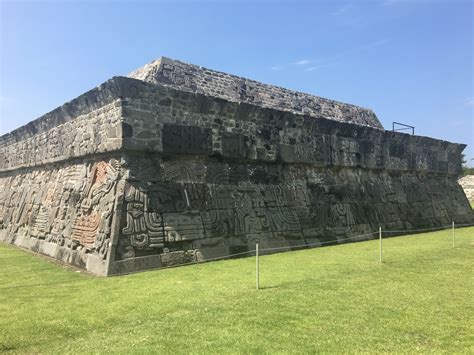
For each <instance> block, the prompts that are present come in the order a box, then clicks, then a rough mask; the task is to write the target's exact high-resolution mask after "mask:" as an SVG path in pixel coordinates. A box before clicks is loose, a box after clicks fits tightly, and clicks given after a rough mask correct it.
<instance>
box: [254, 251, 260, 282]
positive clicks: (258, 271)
mask: <svg viewBox="0 0 474 355" xmlns="http://www.w3.org/2000/svg"><path fill="white" fill-rule="evenodd" d="M255 277H256V279H255V286H256V287H257V290H258V289H259V288H260V265H259V260H258V243H256V244H255Z"/></svg>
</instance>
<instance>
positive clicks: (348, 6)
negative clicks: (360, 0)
mask: <svg viewBox="0 0 474 355" xmlns="http://www.w3.org/2000/svg"><path fill="white" fill-rule="evenodd" d="M353 7H354V4H351V3H348V4H346V5H344V6H341V7H340V8H338V9H337V10H336V11H334V12H333V13H332V14H333V15H334V16H339V15H342V14H343V13H345V12H347V11H348V10H350V9H352V8H353Z"/></svg>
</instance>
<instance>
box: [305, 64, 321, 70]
mask: <svg viewBox="0 0 474 355" xmlns="http://www.w3.org/2000/svg"><path fill="white" fill-rule="evenodd" d="M322 67H324V65H314V66H312V67H308V68H306V69H305V70H304V71H315V70H318V69H319V68H322Z"/></svg>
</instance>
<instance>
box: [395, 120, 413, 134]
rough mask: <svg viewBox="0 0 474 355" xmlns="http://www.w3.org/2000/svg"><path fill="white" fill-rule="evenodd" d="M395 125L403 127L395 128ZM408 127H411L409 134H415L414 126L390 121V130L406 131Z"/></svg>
mask: <svg viewBox="0 0 474 355" xmlns="http://www.w3.org/2000/svg"><path fill="white" fill-rule="evenodd" d="M395 125H399V126H403V127H404V128H398V129H395ZM409 129H411V134H412V135H415V127H413V126H410V125H407V124H404V123H400V122H393V123H392V131H393V132H398V131H406V130H409Z"/></svg>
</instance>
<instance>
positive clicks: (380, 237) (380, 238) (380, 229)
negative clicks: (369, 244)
mask: <svg viewBox="0 0 474 355" xmlns="http://www.w3.org/2000/svg"><path fill="white" fill-rule="evenodd" d="M379 246H380V262H382V227H381V226H379Z"/></svg>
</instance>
